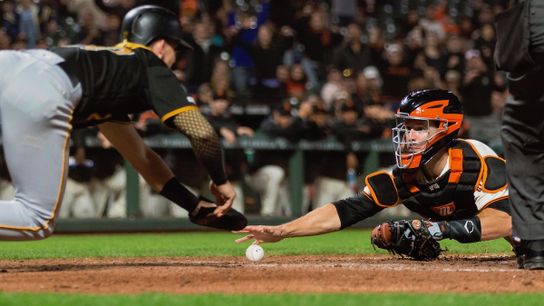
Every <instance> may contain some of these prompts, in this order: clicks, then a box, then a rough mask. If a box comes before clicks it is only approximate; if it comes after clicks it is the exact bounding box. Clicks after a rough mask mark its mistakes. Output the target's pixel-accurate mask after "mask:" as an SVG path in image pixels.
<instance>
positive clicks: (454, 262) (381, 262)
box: [0, 256, 544, 294]
mask: <svg viewBox="0 0 544 306" xmlns="http://www.w3.org/2000/svg"><path fill="white" fill-rule="evenodd" d="M0 290H1V291H8V292H66V293H69V292H72V293H76V292H77V293H143V292H164V293H238V294H240V293H278V292H292V293H302V292H304V293H344V292H346V293H347V292H351V293H366V292H421V293H430V292H538V291H540V292H542V291H544V271H524V270H518V269H516V268H515V260H514V258H513V257H505V256H445V257H444V258H442V259H440V260H437V261H433V262H416V261H412V260H408V259H402V258H392V257H389V256H373V257H369V256H268V257H265V259H263V260H262V261H261V262H260V263H250V262H248V261H247V260H246V259H245V258H242V257H208V258H193V257H191V258H143V259H142V258H139V259H111V258H110V259H84V260H58V259H55V260H20V261H0Z"/></svg>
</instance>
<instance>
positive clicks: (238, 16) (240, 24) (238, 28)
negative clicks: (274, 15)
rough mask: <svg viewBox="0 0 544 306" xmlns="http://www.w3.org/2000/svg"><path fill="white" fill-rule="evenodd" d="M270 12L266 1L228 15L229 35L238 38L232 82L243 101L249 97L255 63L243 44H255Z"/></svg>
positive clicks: (236, 40)
mask: <svg viewBox="0 0 544 306" xmlns="http://www.w3.org/2000/svg"><path fill="white" fill-rule="evenodd" d="M269 10H270V4H269V3H268V1H265V2H263V3H261V5H260V6H256V7H254V6H250V7H239V8H236V9H233V10H231V11H230V12H229V14H228V25H227V26H228V27H229V33H230V35H231V36H234V37H236V39H235V40H234V41H233V44H232V51H231V56H232V65H233V68H232V81H233V84H234V89H235V91H236V95H237V97H239V98H242V99H245V98H248V97H249V94H250V92H249V79H250V77H251V69H252V68H253V67H254V63H253V60H252V58H251V54H250V53H249V52H248V51H247V50H246V49H245V48H244V47H243V46H242V45H241V43H244V44H253V43H254V42H255V40H256V39H257V32H258V30H259V27H260V26H261V25H262V24H263V23H265V22H266V21H267V20H268V13H269Z"/></svg>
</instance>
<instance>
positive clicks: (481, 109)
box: [461, 49, 500, 142]
mask: <svg viewBox="0 0 544 306" xmlns="http://www.w3.org/2000/svg"><path fill="white" fill-rule="evenodd" d="M465 60H466V67H465V68H466V69H465V74H464V77H463V82H462V85H461V94H462V96H463V99H462V100H461V101H462V102H463V109H464V112H465V118H466V121H467V122H468V123H469V124H470V131H469V137H470V138H473V139H477V140H480V141H484V142H487V141H491V140H493V139H495V138H497V137H499V131H500V123H499V122H498V120H497V118H496V117H495V116H493V110H492V107H491V93H492V91H493V88H494V85H493V81H494V75H493V73H492V72H491V71H490V69H489V68H488V67H487V65H486V64H485V63H484V61H483V59H482V57H481V55H480V51H478V50H474V49H472V50H469V51H467V52H466V53H465Z"/></svg>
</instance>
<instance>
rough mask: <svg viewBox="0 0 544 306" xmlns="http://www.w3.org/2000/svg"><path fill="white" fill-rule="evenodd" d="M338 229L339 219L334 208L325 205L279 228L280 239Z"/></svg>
mask: <svg viewBox="0 0 544 306" xmlns="http://www.w3.org/2000/svg"><path fill="white" fill-rule="evenodd" d="M339 229H340V218H339V216H338V212H337V211H336V207H335V206H334V205H332V204H327V205H325V206H323V207H320V208H318V209H316V210H313V211H311V212H309V213H308V214H306V215H304V216H302V217H300V218H298V219H295V220H293V221H291V222H288V223H285V224H282V225H280V226H279V232H280V236H281V237H282V238H288V237H300V236H313V235H319V234H325V233H330V232H334V231H337V230H339Z"/></svg>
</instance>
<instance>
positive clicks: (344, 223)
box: [332, 193, 383, 229]
mask: <svg viewBox="0 0 544 306" xmlns="http://www.w3.org/2000/svg"><path fill="white" fill-rule="evenodd" d="M332 204H333V205H334V206H336V211H337V212H338V216H339V217H340V225H341V226H340V228H341V229H343V228H346V227H348V226H351V225H353V224H355V223H357V222H359V221H362V220H364V219H366V218H369V217H372V216H374V215H375V214H376V213H378V212H379V211H381V210H382V209H383V208H382V207H380V206H378V205H376V204H374V203H373V202H372V199H371V198H369V197H367V196H365V195H364V194H361V193H359V194H357V195H356V196H354V197H350V198H346V199H342V200H339V201H336V202H333V203H332Z"/></svg>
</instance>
